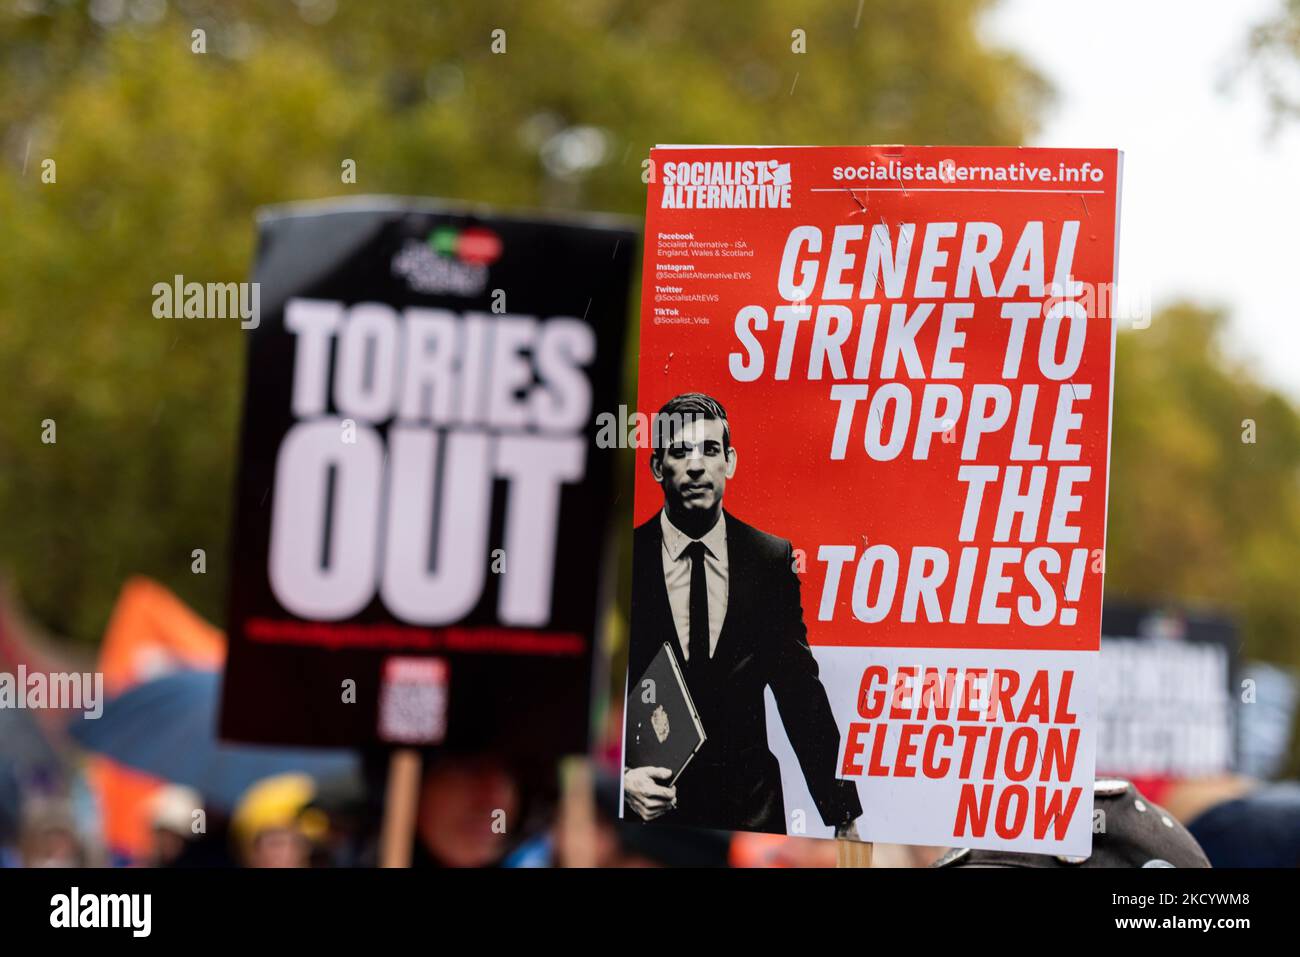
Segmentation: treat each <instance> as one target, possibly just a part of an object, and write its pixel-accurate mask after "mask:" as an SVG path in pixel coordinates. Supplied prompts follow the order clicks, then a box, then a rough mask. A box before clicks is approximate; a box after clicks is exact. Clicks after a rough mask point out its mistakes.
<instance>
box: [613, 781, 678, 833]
mask: <svg viewBox="0 0 1300 957" xmlns="http://www.w3.org/2000/svg"><path fill="white" fill-rule="evenodd" d="M672 776H673V772H672V771H669V770H668V769H667V768H629V769H628V770H626V771H624V772H623V796H624V798H625V799H626V800H627V803H628V804H629V805H630V806H631V808H632V810H634V811H636V813H637V814H638V815H639V816H640V818H641V820H643V821H653V820H654V819H655V818H657V817H662V816H663V815H664V814H667V813H668V812H669V811H670V810H671V809H672V808H674V807H676V806H677V789H676V788H673V787H666V786H664V785H663V784H660V783H658V782H660V781H669V780H671V779H672Z"/></svg>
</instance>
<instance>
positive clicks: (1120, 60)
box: [987, 0, 1300, 399]
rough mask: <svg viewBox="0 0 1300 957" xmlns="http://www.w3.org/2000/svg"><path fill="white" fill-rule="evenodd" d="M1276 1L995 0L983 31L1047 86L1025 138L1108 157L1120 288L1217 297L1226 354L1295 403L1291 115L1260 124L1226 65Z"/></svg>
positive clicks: (1299, 231) (1249, 93)
mask: <svg viewBox="0 0 1300 957" xmlns="http://www.w3.org/2000/svg"><path fill="white" fill-rule="evenodd" d="M1279 4H1280V0H1141V2H1136V0H1086V2H1080V0H1003V3H1002V5H1001V7H1000V8H999V9H997V10H996V11H995V12H994V13H993V15H992V16H991V17H990V18H989V20H988V22H987V28H988V29H989V31H990V32H991V34H992V36H993V38H995V39H997V40H1000V41H1001V42H1002V43H1004V44H1006V45H1009V46H1011V47H1012V48H1014V49H1016V50H1017V51H1019V52H1020V53H1021V54H1022V55H1023V56H1024V57H1026V58H1027V59H1028V60H1029V61H1030V62H1031V63H1033V64H1034V65H1035V66H1036V67H1037V68H1038V70H1039V71H1040V72H1042V73H1043V74H1044V75H1046V76H1047V77H1048V78H1049V79H1050V80H1051V81H1052V83H1053V84H1054V85H1055V87H1056V90H1057V100H1056V103H1055V105H1054V106H1052V107H1051V108H1050V109H1049V111H1048V113H1047V115H1046V117H1045V123H1044V126H1043V130H1042V132H1041V133H1040V134H1039V136H1038V137H1037V139H1036V140H1035V141H1034V145H1039V146H1094V147H1118V148H1119V149H1122V150H1123V151H1124V184H1123V195H1122V198H1121V202H1122V207H1121V218H1120V277H1121V283H1122V284H1127V283H1128V282H1130V281H1136V282H1139V283H1145V284H1146V286H1147V287H1149V289H1150V290H1151V298H1152V300H1153V302H1154V304H1155V306H1156V308H1157V309H1158V308H1159V307H1160V305H1161V304H1162V303H1166V302H1169V301H1170V300H1173V299H1177V298H1180V297H1191V298H1195V299H1199V300H1202V301H1205V302H1211V303H1217V304H1220V305H1222V306H1224V307H1225V308H1226V309H1227V310H1228V311H1229V312H1230V314H1231V334H1230V337H1229V342H1228V345H1229V346H1230V348H1231V349H1232V350H1233V352H1234V353H1235V354H1236V355H1239V356H1242V357H1245V358H1247V359H1248V360H1249V361H1250V362H1251V364H1252V365H1254V366H1255V367H1256V368H1257V369H1258V371H1259V372H1260V373H1261V374H1262V375H1263V376H1264V377H1265V378H1266V379H1267V380H1268V381H1270V382H1271V383H1273V384H1276V385H1280V386H1282V387H1284V388H1285V389H1286V391H1287V392H1289V393H1290V394H1291V395H1292V396H1293V397H1295V398H1298V399H1300V306H1298V305H1297V302H1298V301H1300V300H1298V297H1297V296H1296V295H1295V294H1294V293H1292V292H1291V291H1290V290H1288V288H1287V285H1286V284H1287V283H1288V282H1289V281H1290V280H1291V279H1292V278H1295V277H1300V124H1296V125H1293V126H1292V127H1290V128H1287V129H1284V130H1282V131H1281V132H1278V133H1273V132H1271V127H1270V117H1269V114H1268V111H1267V109H1266V104H1265V98H1264V95H1263V93H1262V90H1261V86H1260V83H1259V80H1258V77H1257V75H1255V74H1252V73H1251V72H1249V71H1248V70H1247V71H1244V72H1243V71H1242V69H1241V67H1242V63H1243V58H1244V49H1245V45H1246V41H1247V35H1248V31H1249V29H1250V27H1251V26H1252V25H1254V24H1256V23H1258V22H1259V21H1261V20H1263V19H1266V18H1267V17H1268V15H1269V14H1270V13H1272V12H1273V11H1274V10H1275V9H1276V8H1277V7H1278V5H1279ZM1127 294H1128V292H1127V291H1126V295H1127Z"/></svg>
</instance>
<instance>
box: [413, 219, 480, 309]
mask: <svg viewBox="0 0 1300 957" xmlns="http://www.w3.org/2000/svg"><path fill="white" fill-rule="evenodd" d="M502 249H503V244H502V242H501V237H500V236H498V235H497V234H496V233H494V232H492V230H490V229H484V228H483V227H481V226H470V227H467V228H465V229H461V228H458V227H456V226H438V227H437V228H435V229H434V230H433V232H431V233H429V235H428V237H426V238H425V239H424V240H423V241H421V240H419V239H414V238H412V239H408V240H407V241H406V243H405V244H404V245H403V246H402V248H401V249H399V250H398V251H397V253H396V254H394V256H393V274H394V275H397V276H401V277H403V278H404V279H405V280H406V282H407V284H408V285H410V287H411V288H412V289H414V290H415V291H416V292H424V293H451V294H453V295H457V296H477V295H479V294H480V293H481V292H482V291H483V290H484V289H485V288H487V280H488V267H489V266H490V265H492V263H494V262H496V261H497V260H498V259H500V258H501V252H502Z"/></svg>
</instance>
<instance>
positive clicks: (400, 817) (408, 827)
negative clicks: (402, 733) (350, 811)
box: [379, 748, 421, 867]
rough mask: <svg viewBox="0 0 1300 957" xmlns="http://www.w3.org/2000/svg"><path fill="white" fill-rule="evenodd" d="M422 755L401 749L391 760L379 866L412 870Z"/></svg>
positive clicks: (410, 749) (385, 794)
mask: <svg viewBox="0 0 1300 957" xmlns="http://www.w3.org/2000/svg"><path fill="white" fill-rule="evenodd" d="M420 765H421V762H420V752H419V751H417V750H415V749H414V748H398V749H397V750H395V751H394V752H393V753H392V756H391V757H389V759H388V786H387V788H385V789H384V821H383V828H382V830H381V831H380V843H379V866H380V867H410V866H411V848H412V846H413V845H414V844H415V818H416V813H417V811H418V805H419V802H420Z"/></svg>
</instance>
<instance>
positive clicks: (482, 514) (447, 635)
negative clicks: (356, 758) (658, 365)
mask: <svg viewBox="0 0 1300 957" xmlns="http://www.w3.org/2000/svg"><path fill="white" fill-rule="evenodd" d="M635 235H636V234H635V233H634V232H632V231H630V230H629V229H627V228H626V225H625V224H624V223H622V222H619V221H614V220H609V219H604V218H592V217H584V218H581V219H577V218H575V219H540V218H528V217H523V216H502V215H496V214H494V213H491V212H489V211H486V210H483V209H479V208H458V207H452V206H445V205H441V204H436V203H430V202H423V201H387V200H376V201H369V200H367V201H362V202H360V203H357V204H326V205H317V204H307V205H304V206H295V207H286V208H282V209H275V210H271V211H269V212H267V213H266V214H265V215H264V216H263V217H262V218H261V221H260V237H259V239H260V241H259V249H258V255H257V266H256V276H255V278H256V281H257V282H258V283H259V284H260V294H261V295H260V301H261V309H262V313H261V315H260V317H259V321H258V322H257V324H256V328H253V329H252V330H251V331H250V332H249V336H250V339H249V352H248V379H247V391H246V395H245V407H244V420H243V429H242V441H241V453H240V456H241V461H240V471H239V478H238V485H237V489H236V500H235V522H234V532H233V542H232V555H233V566H232V581H231V590H230V603H229V618H228V628H229V633H230V656H229V661H228V665H227V670H226V679H225V685H224V690H223V696H222V710H221V733H222V735H223V737H226V738H228V739H233V740H237V741H249V742H268V743H271V742H274V743H286V744H313V745H348V746H359V745H366V744H373V743H379V742H384V741H387V742H392V743H407V744H437V745H442V746H445V747H448V748H453V749H458V750H474V749H480V748H492V749H497V750H505V751H508V752H510V753H512V754H518V755H523V756H528V757H530V758H533V759H545V758H547V757H548V756H555V755H558V754H561V753H565V752H571V751H581V750H584V749H585V747H586V745H587V734H588V725H589V714H590V701H591V686H592V667H593V649H594V645H595V635H596V629H597V622H598V606H599V605H600V595H601V592H602V590H603V586H604V584H605V580H604V579H605V567H606V563H605V562H604V558H605V555H606V552H607V544H608V539H609V535H608V532H609V525H610V523H609V517H610V512H611V507H612V502H613V498H614V495H613V485H612V483H613V468H614V455H615V453H614V452H613V451H612V450H610V449H608V448H599V447H598V446H597V444H596V434H597V432H596V428H595V422H596V417H597V415H598V413H599V412H601V411H602V410H608V409H612V408H614V407H615V406H616V404H617V402H618V401H619V398H618V397H619V389H620V375H621V369H622V364H623V363H622V353H623V345H624V328H625V317H626V309H627V296H628V284H629V276H630V271H631V264H632V262H633V254H634V246H635Z"/></svg>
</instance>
